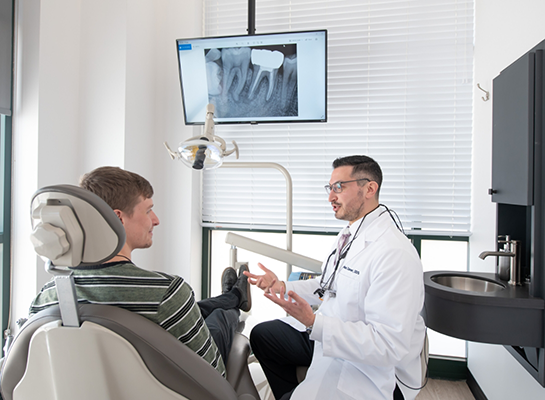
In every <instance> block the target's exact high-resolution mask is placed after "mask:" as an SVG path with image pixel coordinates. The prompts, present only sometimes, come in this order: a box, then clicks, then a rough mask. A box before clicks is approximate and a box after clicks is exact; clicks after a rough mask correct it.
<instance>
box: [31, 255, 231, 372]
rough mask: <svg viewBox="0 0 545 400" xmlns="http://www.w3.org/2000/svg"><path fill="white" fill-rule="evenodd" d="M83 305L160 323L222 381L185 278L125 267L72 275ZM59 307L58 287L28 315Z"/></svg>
mask: <svg viewBox="0 0 545 400" xmlns="http://www.w3.org/2000/svg"><path fill="white" fill-rule="evenodd" d="M73 275H74V280H75V283H76V294H77V297H78V302H79V303H93V304H104V305H111V306H117V307H121V308H124V309H126V310H129V311H133V312H135V313H137V314H140V315H142V316H144V317H146V318H148V319H149V320H151V321H153V322H155V323H156V324H158V325H159V326H161V327H162V328H164V329H165V330H167V331H168V332H170V333H171V334H172V335H174V336H175V337H176V338H177V339H178V340H180V341H181V342H182V343H184V344H185V345H187V346H188V347H189V348H190V349H192V350H193V351H194V352H195V353H197V354H198V355H200V356H201V357H202V358H204V359H205V360H206V361H207V362H208V363H210V365H212V366H213V367H214V368H215V369H216V370H217V371H218V372H219V373H220V374H221V375H222V376H225V365H224V363H223V360H222V358H221V354H220V352H219V350H218V348H217V346H216V343H215V342H214V339H213V338H212V336H210V332H209V330H208V327H207V326H206V323H205V322H204V319H203V317H202V315H201V310H200V308H199V306H198V305H197V303H196V301H195V294H194V293H193V289H192V288H191V286H189V284H188V283H187V282H185V281H184V279H183V278H181V277H179V276H176V275H168V274H165V273H162V272H153V271H147V270H144V269H141V268H138V267H137V266H135V265H134V264H132V263H130V262H127V261H122V262H112V263H106V264H101V265H94V266H87V267H79V268H77V269H73ZM56 304H58V299H57V291H56V289H55V282H54V281H50V282H48V283H46V284H45V285H44V287H43V288H42V290H41V291H40V292H39V293H38V295H37V296H36V298H35V299H34V301H33V302H32V305H31V306H30V311H29V314H30V315H33V314H36V313H38V312H40V311H42V310H44V309H46V308H48V307H51V306H53V305H56Z"/></svg>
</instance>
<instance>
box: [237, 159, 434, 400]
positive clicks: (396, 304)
mask: <svg viewBox="0 0 545 400" xmlns="http://www.w3.org/2000/svg"><path fill="white" fill-rule="evenodd" d="M329 182H330V183H329V184H328V185H326V186H325V188H326V191H327V193H328V194H329V202H330V203H331V205H332V207H333V212H334V213H335V218H337V219H340V220H344V221H347V222H348V225H347V226H346V228H345V229H343V231H341V233H340V234H339V235H338V239H337V242H336V244H335V246H334V248H333V249H332V251H331V254H330V256H329V257H328V258H327V259H326V260H325V262H324V263H323V265H322V276H321V277H318V278H315V279H311V280H306V281H295V282H282V281H279V280H278V278H277V276H276V275H275V274H274V273H273V272H272V271H270V270H268V269H267V268H265V267H264V266H263V265H261V264H259V266H260V268H261V269H262V270H263V271H264V274H262V275H257V274H253V273H250V272H248V271H246V272H244V273H245V274H246V275H247V276H248V278H249V282H250V283H251V284H253V285H256V286H257V287H259V288H261V289H263V290H264V291H265V296H266V297H267V298H269V299H270V300H271V301H273V302H274V303H276V304H278V305H279V306H280V307H282V308H283V309H284V310H285V311H286V312H287V313H288V314H289V315H291V316H293V317H294V318H295V319H296V320H298V321H299V322H300V323H301V326H300V328H299V329H296V328H294V327H292V326H291V325H288V324H287V323H286V322H284V321H283V320H273V321H268V322H264V323H261V324H259V325H257V326H256V327H254V329H253V330H252V333H251V337H250V341H251V345H252V349H253V351H254V354H255V355H256V357H257V359H258V360H259V362H260V364H261V366H262V367H263V370H264V372H265V374H266V376H267V380H268V381H269V384H270V386H271V389H272V391H273V393H274V395H275V397H276V399H277V400H278V399H282V400H286V399H290V398H291V399H297V400H299V399H304V400H310V399H328V400H332V399H343V400H344V399H377V400H379V399H385V400H386V399H387V400H392V399H395V400H397V399H407V400H408V399H414V398H415V397H416V395H417V394H418V391H419V388H420V386H421V380H422V376H421V375H422V373H421V365H420V352H421V350H422V346H423V343H424V336H425V326H424V321H423V319H422V317H421V316H420V310H421V309H422V306H423V303H424V284H423V277H422V274H423V273H422V264H421V262H420V258H419V256H418V253H417V252H416V250H415V248H414V247H413V245H412V244H411V242H410V240H409V239H408V238H407V237H406V236H405V235H404V234H403V233H402V232H401V231H400V230H399V229H398V226H397V223H396V222H395V220H394V219H393V217H391V215H390V211H389V210H388V208H386V207H385V206H384V205H381V204H380V203H379V191H380V187H381V184H382V171H381V169H380V166H379V165H378V164H377V163H376V162H375V161H374V160H373V159H372V158H370V157H366V156H350V157H344V158H339V159H336V160H335V161H334V162H333V172H332V174H331V180H330V181H329ZM312 305H314V306H318V310H317V312H316V313H314V312H313V310H312V308H311V306H312ZM309 365H310V368H309V369H308V371H307V375H306V378H305V379H304V380H303V381H302V382H301V383H300V384H298V381H297V377H296V372H295V369H296V367H297V366H309Z"/></svg>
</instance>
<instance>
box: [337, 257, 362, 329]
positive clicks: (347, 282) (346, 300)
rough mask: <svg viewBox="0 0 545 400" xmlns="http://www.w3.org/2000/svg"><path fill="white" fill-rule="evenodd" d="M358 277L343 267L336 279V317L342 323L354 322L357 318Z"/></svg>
mask: <svg viewBox="0 0 545 400" xmlns="http://www.w3.org/2000/svg"><path fill="white" fill-rule="evenodd" d="M359 282H360V280H359V275H358V274H356V273H354V271H351V270H350V269H349V267H344V268H343V269H342V270H341V271H340V272H339V276H338V278H337V298H336V300H337V301H336V305H337V307H338V309H337V310H336V311H337V312H338V314H337V315H339V316H340V318H341V319H342V320H343V321H356V320H357V319H358V316H359V311H358V310H359V307H360V306H361V304H360V299H361V297H360V290H359Z"/></svg>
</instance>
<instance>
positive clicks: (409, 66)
mask: <svg viewBox="0 0 545 400" xmlns="http://www.w3.org/2000/svg"><path fill="white" fill-rule="evenodd" d="M204 3H205V9H204V12H205V32H204V33H205V35H206V36H220V35H229V34H244V33H245V31H246V27H247V1H246V0H230V1H226V0H221V1H218V0H205V2H204ZM473 13H474V6H473V1H472V0H447V1H445V0H426V1H422V0H420V1H418V0H416V1H410V2H407V1H401V0H391V1H388V2H384V1H377V0H367V1H361V0H354V1H347V0H343V1H329V0H328V1H320V0H318V1H314V0H313V1H310V0H289V1H288V0H258V1H257V2H256V29H257V31H258V33H267V32H281V31H289V30H292V31H296V30H312V29H323V28H325V29H327V30H328V42H329V44H328V122H327V123H313V124H263V125H257V126H256V125H221V126H217V127H216V134H218V135H219V136H221V137H222V138H223V139H225V140H226V141H227V142H228V143H229V142H230V141H231V140H235V141H236V142H237V144H238V146H239V147H240V154H241V157H240V161H251V162H257V161H268V162H276V163H280V164H281V165H283V166H284V167H285V168H287V169H288V171H289V172H290V174H291V175H292V178H293V205H294V207H293V210H294V214H293V220H294V227H295V229H296V230H305V231H313V230H315V231H338V230H339V228H340V227H341V225H342V222H339V221H336V220H335V219H334V218H332V217H331V210H330V207H329V204H328V203H327V197H326V195H325V192H324V190H323V185H324V184H325V183H327V182H328V180H329V176H330V173H331V162H332V161H333V160H334V159H335V158H337V157H340V156H346V155H350V154H366V155H369V156H371V157H373V158H375V159H376V160H377V161H378V162H379V164H380V165H381V167H382V168H383V172H384V176H385V181H384V185H383V188H382V191H381V201H382V202H383V203H385V204H386V205H388V207H390V208H391V209H394V210H395V211H396V212H397V213H398V214H399V216H400V218H401V221H402V222H403V225H404V227H405V229H406V230H408V231H409V233H412V234H415V233H419V232H422V233H427V234H430V233H434V234H447V235H467V233H468V232H469V229H470V198H471V141H472V133H471V132H472V91H473V88H472V74H473ZM229 161H234V157H233V156H231V157H230V159H229ZM284 196H285V184H284V180H283V177H282V176H281V175H280V174H278V173H276V172H275V171H270V170H258V169H252V170H239V169H231V168H229V169H222V168H220V169H218V170H215V171H206V172H205V174H204V192H203V223H204V225H205V226H208V227H215V226H223V227H234V228H251V229H272V230H281V229H284V227H285V211H284V210H285V200H284V199H285V197H284Z"/></svg>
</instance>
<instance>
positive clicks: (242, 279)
mask: <svg viewBox="0 0 545 400" xmlns="http://www.w3.org/2000/svg"><path fill="white" fill-rule="evenodd" d="M244 271H249V270H248V266H247V265H242V266H241V267H240V268H239V270H238V279H237V281H236V283H235V284H234V286H233V287H234V288H237V289H238V290H239V291H240V304H239V305H238V308H240V309H241V310H242V311H246V312H248V311H250V309H251V308H252V294H251V293H250V282H248V277H247V276H246V275H244V274H243V272H244Z"/></svg>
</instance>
